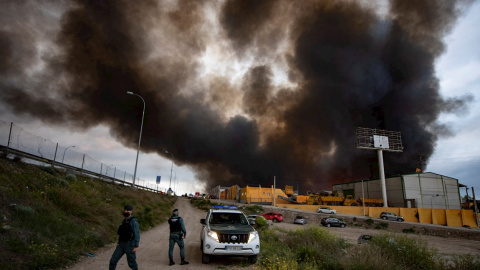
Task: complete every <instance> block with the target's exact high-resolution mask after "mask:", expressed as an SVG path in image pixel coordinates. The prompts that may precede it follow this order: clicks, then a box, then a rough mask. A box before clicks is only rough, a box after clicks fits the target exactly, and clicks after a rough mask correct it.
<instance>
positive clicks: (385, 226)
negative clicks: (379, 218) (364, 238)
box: [375, 222, 388, 230]
mask: <svg viewBox="0 0 480 270" xmlns="http://www.w3.org/2000/svg"><path fill="white" fill-rule="evenodd" d="M375 229H377V230H386V229H388V223H387V222H380V223H378V224H377V225H376V226H375Z"/></svg>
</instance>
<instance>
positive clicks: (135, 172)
mask: <svg viewBox="0 0 480 270" xmlns="http://www.w3.org/2000/svg"><path fill="white" fill-rule="evenodd" d="M127 94H129V95H134V96H137V97H139V98H141V99H142V101H143V113H142V124H141V125H140V136H139V137H138V148H137V160H136V161H135V171H134V172H133V183H132V186H133V187H135V178H136V177H137V164H138V153H139V152H140V142H141V141H142V130H143V117H144V116H145V100H144V99H143V98H142V97H141V96H140V95H137V94H135V93H133V92H130V91H128V92H127Z"/></svg>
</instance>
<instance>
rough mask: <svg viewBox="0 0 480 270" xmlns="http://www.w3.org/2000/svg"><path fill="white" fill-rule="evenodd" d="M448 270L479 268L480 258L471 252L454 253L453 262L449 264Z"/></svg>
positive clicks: (476, 269)
mask: <svg viewBox="0 0 480 270" xmlns="http://www.w3.org/2000/svg"><path fill="white" fill-rule="evenodd" d="M446 269H448V270H450V269H451V270H471V269H472V270H473V269H475V270H478V269H480V258H479V257H478V256H474V255H471V254H462V255H459V254H456V255H453V258H452V260H451V264H447V268H446Z"/></svg>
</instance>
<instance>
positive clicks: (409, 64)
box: [0, 0, 471, 191]
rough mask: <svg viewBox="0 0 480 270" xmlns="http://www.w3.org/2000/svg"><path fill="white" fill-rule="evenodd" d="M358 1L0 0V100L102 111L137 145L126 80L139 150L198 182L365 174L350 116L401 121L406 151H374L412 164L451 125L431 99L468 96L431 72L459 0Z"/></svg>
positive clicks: (68, 111)
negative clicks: (190, 172)
mask: <svg viewBox="0 0 480 270" xmlns="http://www.w3.org/2000/svg"><path fill="white" fill-rule="evenodd" d="M365 3H370V1H365ZM365 3H364V4H362V2H360V1H280V0H278V1H277V0H275V1H272V0H264V1H254V0H238V1H223V2H220V3H219V2H218V1H188V0H178V1H118V0H115V1H113V0H112V1H98V0H90V1H73V2H64V1H62V2H56V1H52V2H43V3H42V4H41V5H39V4H38V3H33V2H29V1H10V2H9V1H2V2H1V3H0V8H1V9H0V15H1V16H0V18H1V19H0V25H2V26H1V28H0V56H1V58H0V77H1V85H0V87H1V92H0V97H1V102H2V107H4V108H8V110H10V111H11V112H13V113H15V114H22V115H30V116H31V117H37V118H40V119H41V120H42V121H44V122H46V123H49V124H52V125H57V124H58V125H62V126H65V124H68V125H69V126H71V127H72V128H76V129H86V128H90V127H93V126H96V125H98V124H104V125H107V126H109V127H110V128H111V132H112V134H113V135H114V137H116V138H117V139H118V140H119V141H121V142H122V143H123V144H125V145H126V146H129V147H132V148H135V147H136V140H137V138H138V137H137V136H138V132H137V130H138V119H140V117H141V110H142V108H143V104H142V103H141V102H140V101H139V100H138V99H135V98H132V96H129V95H127V94H126V92H127V91H133V92H136V93H138V94H140V95H141V96H142V97H143V98H144V99H145V102H146V108H147V111H146V114H145V123H144V131H143V136H142V151H144V152H155V153H158V154H159V155H165V153H164V150H165V149H169V151H171V152H173V153H174V155H175V162H176V163H177V164H178V165H182V164H183V165H188V166H190V167H192V168H194V169H195V171H196V172H197V177H198V178H199V179H200V180H202V181H205V182H206V183H208V186H213V185H218V184H221V185H231V184H239V185H241V186H243V185H246V184H251V185H256V184H264V185H270V184H271V183H272V179H273V176H276V179H277V180H278V181H277V183H278V184H279V185H284V184H294V183H296V181H299V182H300V183H301V187H302V188H303V189H310V190H319V189H330V187H331V184H332V183H338V182H341V181H351V180H356V179H360V178H375V177H377V169H376V166H377V165H376V156H375V152H373V151H368V150H358V149H356V144H355V143H356V141H355V130H356V128H357V127H359V126H360V127H369V128H380V129H387V130H392V131H400V132H401V133H402V138H403V145H404V147H405V149H404V152H403V153H391V154H387V155H385V170H386V174H387V175H391V174H398V173H411V172H414V171H415V168H417V167H418V164H417V161H418V156H419V155H421V156H422V157H423V158H424V159H426V160H428V157H429V156H430V155H431V154H432V153H433V151H434V148H435V143H436V141H437V139H438V137H439V136H441V135H445V134H449V132H450V131H449V129H448V127H447V126H444V125H442V124H440V123H439V122H438V117H439V115H440V113H442V112H455V111H457V110H459V109H464V108H465V106H466V105H467V103H468V101H469V100H471V97H462V98H458V99H454V100H446V99H444V98H442V97H441V96H440V94H439V83H438V80H437V78H436V77H435V70H434V63H435V59H436V58H437V57H438V56H439V55H440V54H441V53H442V52H443V51H444V44H443V42H442V38H443V36H444V35H445V34H446V33H447V32H448V31H449V30H450V28H451V27H452V26H453V24H454V22H455V21H456V19H457V17H458V16H459V15H460V14H461V10H462V8H465V7H468V3H466V2H454V1H414V0H411V1H410V0H409V1H406V0H398V1H391V2H389V3H388V5H387V4H386V3H385V1H379V2H378V3H375V4H374V5H372V6H367V5H366V4H365ZM206 56H210V57H214V60H213V62H214V63H210V64H209V65H210V67H211V68H212V69H211V70H213V71H210V70H209V69H207V67H206V64H205V62H204V59H205V57H206ZM207 58H208V57H207ZM215 61H217V62H218V63H217V62H215ZM220 62H223V65H222V63H220ZM235 66H237V67H238V66H241V67H243V68H237V69H235V68H234V67H235ZM279 70H281V71H280V72H279ZM4 110H5V109H4ZM5 120H7V119H5ZM303 191H304V190H303Z"/></svg>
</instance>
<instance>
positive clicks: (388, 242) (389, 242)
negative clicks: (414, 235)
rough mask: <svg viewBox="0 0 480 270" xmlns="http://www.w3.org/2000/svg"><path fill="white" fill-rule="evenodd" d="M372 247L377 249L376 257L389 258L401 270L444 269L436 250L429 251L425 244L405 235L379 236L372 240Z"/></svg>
mask: <svg viewBox="0 0 480 270" xmlns="http://www.w3.org/2000/svg"><path fill="white" fill-rule="evenodd" d="M372 245H374V246H376V247H378V248H379V249H378V253H377V255H376V256H380V257H385V258H389V260H390V261H391V262H392V264H395V265H399V266H402V269H425V270H428V269H432V270H436V269H444V268H445V265H444V264H443V261H442V260H441V258H440V257H439V256H438V255H437V251H436V249H431V248H429V247H428V246H427V243H425V242H420V241H419V240H415V239H411V238H409V237H407V236H406V235H394V234H385V235H381V236H379V237H376V238H375V239H373V241H372ZM372 256H373V254H372Z"/></svg>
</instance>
